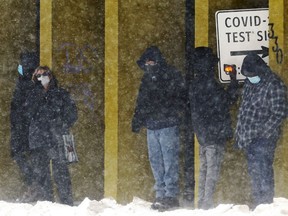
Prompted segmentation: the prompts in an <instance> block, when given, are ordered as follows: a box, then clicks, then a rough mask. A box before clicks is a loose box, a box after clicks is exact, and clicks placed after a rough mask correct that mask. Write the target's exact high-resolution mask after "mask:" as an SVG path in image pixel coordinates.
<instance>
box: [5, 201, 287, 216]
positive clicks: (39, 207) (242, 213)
mask: <svg viewBox="0 0 288 216" xmlns="http://www.w3.org/2000/svg"><path fill="white" fill-rule="evenodd" d="M150 205H151V203H149V202H146V201H144V200H141V199H139V198H136V197H135V198H134V200H133V201H132V202H131V203H129V204H127V205H120V204H117V203H116V201H115V200H113V199H108V198H106V199H103V200H101V201H96V200H89V199H88V198H86V199H84V200H83V202H82V203H80V205H78V206H73V207H70V206H66V205H61V204H57V203H51V202H46V201H41V202H37V203H36V204H33V205H32V204H23V203H9V202H4V201H0V216H131V215H133V216H134V215H135V216H148V215H149V216H154V215H155V216H178V215H179V216H247V215H249V216H281V215H283V216H284V215H285V216H288V199H285V198H275V199H274V203H273V204H266V205H259V206H257V208H256V209H255V210H254V211H249V208H248V206H246V205H232V204H221V205H219V206H217V207H216V208H214V209H211V210H199V209H195V210H192V209H184V208H179V209H176V210H173V211H166V212H158V211H155V210H151V209H150Z"/></svg>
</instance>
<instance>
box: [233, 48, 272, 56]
mask: <svg viewBox="0 0 288 216" xmlns="http://www.w3.org/2000/svg"><path fill="white" fill-rule="evenodd" d="M261 48H262V49H261V50H242V51H231V52H230V55H231V56H238V55H248V54H250V53H254V54H262V58H265V57H266V56H268V55H269V48H268V47H265V46H261Z"/></svg>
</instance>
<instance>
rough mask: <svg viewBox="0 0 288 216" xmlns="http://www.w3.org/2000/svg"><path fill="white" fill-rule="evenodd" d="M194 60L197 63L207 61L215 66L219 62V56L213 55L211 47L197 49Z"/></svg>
mask: <svg viewBox="0 0 288 216" xmlns="http://www.w3.org/2000/svg"><path fill="white" fill-rule="evenodd" d="M194 58H195V61H197V60H199V59H207V60H208V61H211V62H212V63H214V64H215V63H216V62H218V58H217V56H216V55H215V54H214V53H213V50H212V49H211V48H210V47H204V46H201V47H196V48H195V51H194Z"/></svg>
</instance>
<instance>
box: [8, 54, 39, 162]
mask: <svg viewBox="0 0 288 216" xmlns="http://www.w3.org/2000/svg"><path fill="white" fill-rule="evenodd" d="M20 64H21V65H22V67H23V75H20V74H19V77H18V80H17V83H16V86H15V90H14V92H13V96H12V101H11V110H10V124H11V139H10V146H11V156H12V157H14V156H17V155H18V154H20V153H22V152H25V151H28V150H29V144H28V133H29V121H28V119H27V118H26V117H25V113H26V109H25V108H24V103H25V101H26V99H27V97H28V95H29V94H30V92H31V90H32V89H33V88H34V84H33V82H32V80H31V78H32V74H33V72H34V70H35V68H36V67H37V66H38V65H39V58H38V54H37V53H36V52H23V53H21V55H20Z"/></svg>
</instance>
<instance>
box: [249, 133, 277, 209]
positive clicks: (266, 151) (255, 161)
mask: <svg viewBox="0 0 288 216" xmlns="http://www.w3.org/2000/svg"><path fill="white" fill-rule="evenodd" d="M276 142H277V140H276V139H266V138H259V139H254V140H253V141H252V142H251V143H250V144H249V146H248V147H247V149H246V157H247V162H248V173H249V175H250V178H251V186H252V197H253V206H252V208H255V207H256V206H257V205H259V204H264V203H272V202H273V197H274V171H273V161H274V152H275V148H276Z"/></svg>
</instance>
